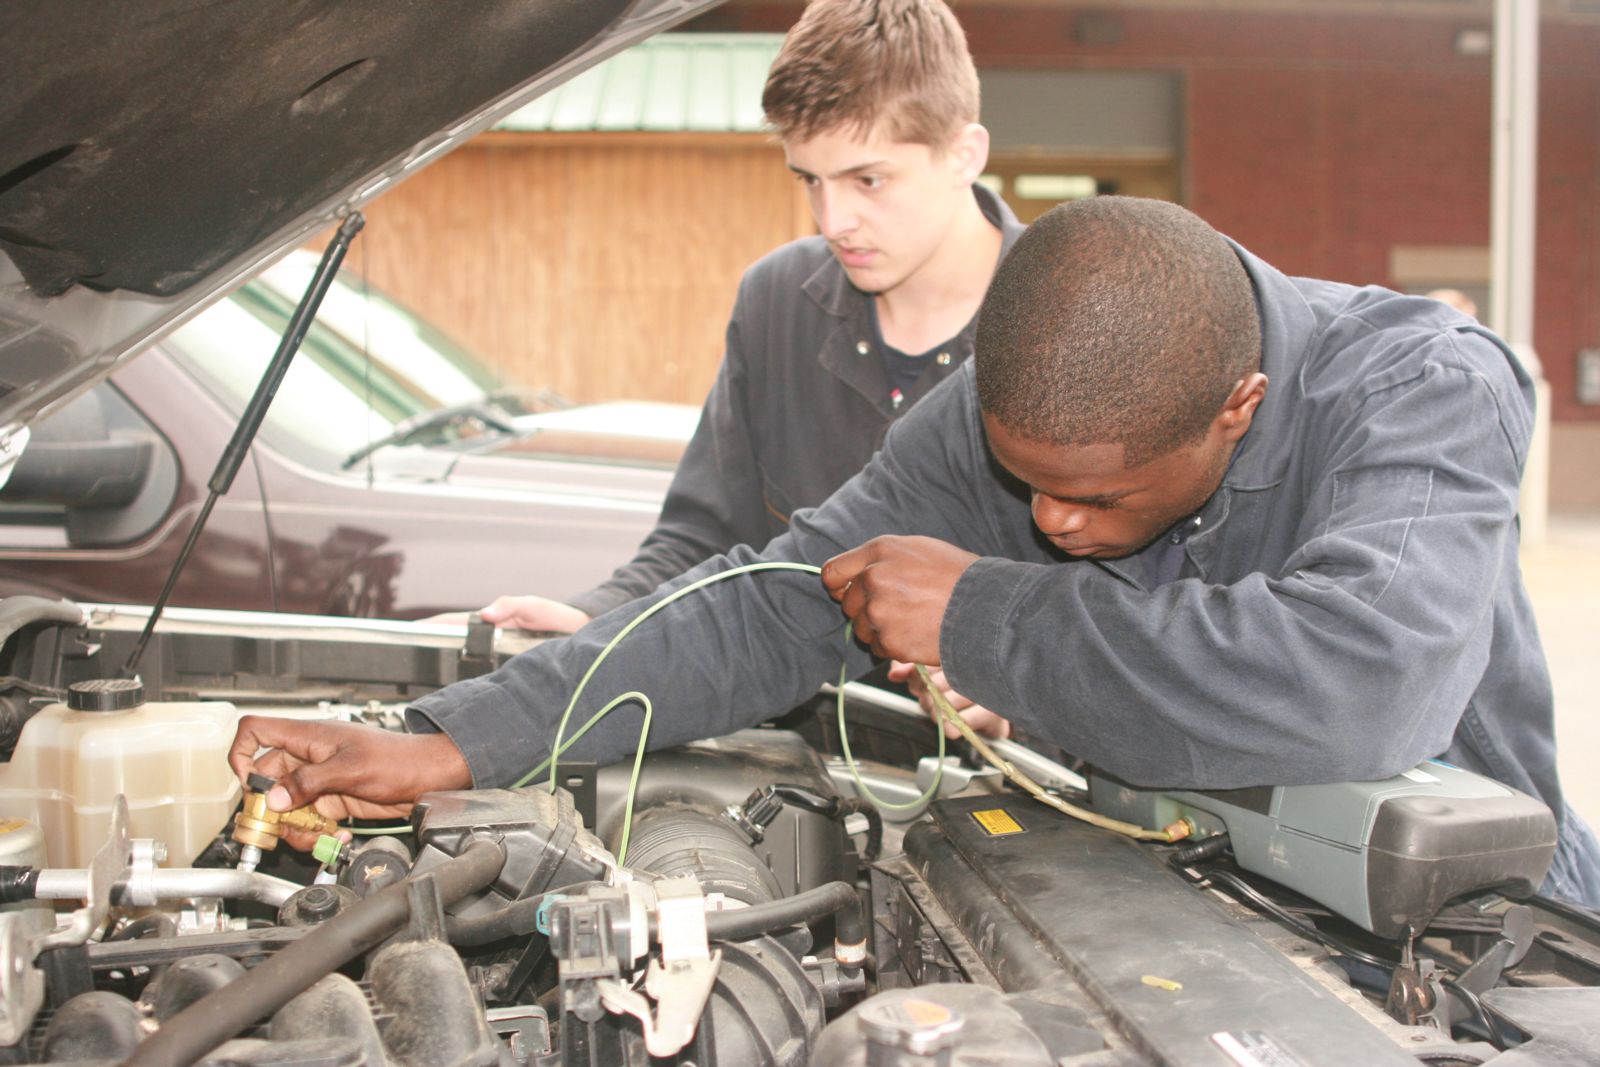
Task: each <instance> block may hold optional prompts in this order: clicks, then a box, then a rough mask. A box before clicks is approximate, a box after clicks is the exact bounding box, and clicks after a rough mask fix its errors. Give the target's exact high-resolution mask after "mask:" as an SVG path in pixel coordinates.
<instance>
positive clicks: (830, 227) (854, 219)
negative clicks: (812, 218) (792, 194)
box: [811, 188, 860, 241]
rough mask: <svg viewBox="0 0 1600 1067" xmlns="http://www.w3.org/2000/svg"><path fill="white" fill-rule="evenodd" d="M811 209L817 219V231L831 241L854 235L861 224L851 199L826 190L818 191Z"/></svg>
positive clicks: (813, 198)
mask: <svg viewBox="0 0 1600 1067" xmlns="http://www.w3.org/2000/svg"><path fill="white" fill-rule="evenodd" d="M811 208H812V212H813V214H815V215H816V218H817V229H818V230H820V231H821V232H822V236H824V237H826V238H827V239H828V240H830V241H837V240H838V239H839V238H841V237H844V236H847V235H848V234H850V233H853V232H854V231H855V228H856V226H857V225H858V224H859V222H860V218H859V216H858V214H857V212H856V210H855V207H854V205H853V204H852V203H851V202H850V198H849V197H848V196H843V195H841V194H840V193H838V192H830V191H829V190H828V189H826V188H823V189H818V190H817V191H816V193H815V194H814V196H813V197H812V201H811Z"/></svg>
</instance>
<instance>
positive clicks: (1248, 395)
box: [1216, 371, 1267, 445]
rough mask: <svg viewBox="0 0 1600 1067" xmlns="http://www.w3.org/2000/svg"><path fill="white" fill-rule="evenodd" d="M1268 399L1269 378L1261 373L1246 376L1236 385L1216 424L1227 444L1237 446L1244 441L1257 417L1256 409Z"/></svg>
mask: <svg viewBox="0 0 1600 1067" xmlns="http://www.w3.org/2000/svg"><path fill="white" fill-rule="evenodd" d="M1266 397H1267V376H1266V375H1265V374H1262V373H1261V372H1260V371H1257V372H1255V373H1254V374H1250V375H1246V376H1245V377H1244V378H1242V379H1240V380H1239V382H1238V383H1237V384H1235V385H1234V387H1233V392H1231V393H1229V394H1228V399H1227V401H1226V402H1224V403H1223V405H1222V412H1221V414H1219V415H1218V416H1217V422H1216V425H1217V431H1218V432H1219V433H1220V434H1221V435H1222V439H1223V441H1224V442H1225V443H1226V444H1230V445H1231V444H1236V443H1237V442H1239V441H1240V440H1241V439H1243V437H1244V435H1245V431H1246V430H1248V429H1250V422H1251V420H1252V419H1254V418H1255V417H1256V408H1258V407H1260V406H1261V401H1263V400H1265V399H1266Z"/></svg>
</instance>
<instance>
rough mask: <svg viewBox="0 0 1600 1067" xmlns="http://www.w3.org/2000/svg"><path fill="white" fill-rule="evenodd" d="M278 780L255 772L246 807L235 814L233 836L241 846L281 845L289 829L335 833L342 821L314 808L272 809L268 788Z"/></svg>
mask: <svg viewBox="0 0 1600 1067" xmlns="http://www.w3.org/2000/svg"><path fill="white" fill-rule="evenodd" d="M275 784H276V783H275V782H273V781H272V779H270V778H265V777H262V776H261V775H259V774H252V775H251V776H250V779H249V788H247V789H246V790H245V794H244V808H243V809H242V810H241V811H240V812H239V814H237V815H235V816H234V817H233V839H234V840H235V841H237V842H239V844H241V845H253V846H255V847H256V848H259V849H261V850H262V851H263V852H270V851H272V850H273V849H275V848H277V847H278V840H279V838H281V837H282V836H283V834H284V832H285V831H286V830H306V831H309V832H310V833H314V834H332V833H334V832H336V831H337V830H338V829H339V824H338V823H337V822H335V821H334V820H333V819H330V818H328V817H327V816H326V815H323V814H322V813H321V812H319V811H317V810H316V809H315V808H312V807H309V806H307V807H304V808H295V809H294V810H293V811H272V810H271V809H269V808H268V807H267V790H269V789H271V788H272V787H273V786H274V785H275Z"/></svg>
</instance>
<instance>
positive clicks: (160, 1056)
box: [125, 838, 506, 1067]
mask: <svg viewBox="0 0 1600 1067" xmlns="http://www.w3.org/2000/svg"><path fill="white" fill-rule="evenodd" d="M505 860H506V853H505V849H504V848H503V847H502V846H501V845H500V843H499V842H498V841H494V840H490V839H489V838H479V839H478V840H476V841H474V842H473V843H472V844H470V845H468V846H467V848H466V849H465V850H464V851H463V852H462V853H461V855H459V856H456V857H455V858H454V859H450V860H447V861H445V862H444V863H443V864H441V865H440V866H438V867H435V868H433V869H432V870H431V871H429V872H428V876H429V877H432V878H434V879H435V880H436V884H437V887H438V892H439V900H440V903H441V904H445V905H448V904H451V903H453V902H455V901H457V900H460V899H461V898H462V897H464V896H466V895H467V894H468V893H471V892H474V891H475V890H478V889H482V888H483V887H484V886H486V885H488V884H489V883H490V882H492V881H493V880H494V878H495V876H496V875H498V874H499V873H500V868H501V867H502V866H503V865H504V864H505ZM407 893H408V888H407V884H406V883H405V882H398V883H396V884H394V885H392V886H388V887H387V888H384V889H380V890H379V891H378V892H376V893H374V894H372V896H370V897H366V898H365V899H363V900H362V901H360V902H359V903H358V904H356V905H354V906H353V907H351V908H350V909H349V910H348V911H345V912H342V913H341V914H340V915H338V916H337V917H336V918H333V919H330V920H329V921H328V922H327V923H326V924H324V925H323V926H322V928H321V929H319V930H318V931H317V936H316V937H307V938H302V939H301V940H299V941H296V942H294V943H293V944H291V945H289V946H288V947H287V948H285V949H283V950H282V951H281V952H278V953H277V954H276V955H274V956H272V957H271V958H270V959H268V960H267V961H266V962H264V963H262V964H261V965H260V966H258V967H256V968H255V969H253V970H251V971H249V972H247V973H245V974H244V975H242V976H240V977H239V978H236V979H234V980H233V981H232V982H230V983H228V984H227V985H225V986H223V987H222V988H221V989H218V990H217V991H216V992H214V993H211V994H210V995H208V996H206V997H203V998H201V999H200V1000H198V1001H196V1002H195V1003H193V1004H191V1005H190V1006H189V1007H187V1008H185V1009H184V1010H183V1011H181V1012H179V1013H178V1014H177V1015H174V1016H173V1017H172V1018H170V1019H168V1020H167V1021H166V1022H164V1023H163V1024H162V1026H161V1029H160V1030H158V1031H157V1032H156V1033H155V1035H154V1036H152V1037H151V1038H150V1039H149V1040H147V1041H145V1042H144V1043H143V1044H142V1045H140V1046H139V1047H138V1048H137V1049H135V1050H134V1053H133V1055H132V1056H129V1057H128V1059H127V1060H126V1061H125V1067H190V1065H191V1064H193V1063H195V1062H196V1061H197V1060H199V1059H200V1058H201V1057H203V1056H205V1055H206V1053H208V1052H210V1051H211V1050H212V1049H214V1048H216V1047H217V1046H218V1045H220V1044H222V1043H223V1042H224V1041H226V1040H228V1038H230V1037H233V1036H234V1035H235V1034H237V1033H238V1032H239V1031H241V1030H243V1029H244V1028H245V1027H247V1026H249V1025H251V1024H252V1023H255V1022H259V1021H260V1020H262V1019H265V1018H267V1017H268V1016H270V1015H271V1014H272V1013H273V1012H275V1011H277V1010H278V1009H279V1008H281V1007H283V1006H284V1005H285V1004H287V1003H288V1002H289V1001H291V1000H293V999H294V998H295V997H296V996H297V995H298V994H300V993H301V992H304V991H305V990H306V989H309V988H310V987H311V986H312V985H313V984H315V983H316V982H317V980H318V979H320V978H322V977H323V976H324V975H327V974H331V973H333V971H335V970H336V969H338V968H339V967H340V966H342V965H343V964H345V963H347V962H349V961H350V960H352V959H354V958H355V957H356V956H359V955H360V954H361V953H363V952H366V951H367V950H368V949H371V948H372V947H374V946H375V945H377V944H378V943H380V942H381V941H383V939H384V938H386V937H388V936H389V935H390V934H392V933H393V932H394V931H395V930H396V929H398V928H399V927H400V925H401V924H402V923H404V922H405V921H406V918H407V916H408V915H409V912H410V904H409V900H408V896H407Z"/></svg>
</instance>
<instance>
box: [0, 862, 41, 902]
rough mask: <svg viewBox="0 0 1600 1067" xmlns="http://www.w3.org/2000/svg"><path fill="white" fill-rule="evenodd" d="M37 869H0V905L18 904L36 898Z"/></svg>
mask: <svg viewBox="0 0 1600 1067" xmlns="http://www.w3.org/2000/svg"><path fill="white" fill-rule="evenodd" d="M38 889H39V868H37V867H0V904H20V903H22V902H23V901H25V900H33V899H35V898H36V897H37V894H38Z"/></svg>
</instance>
